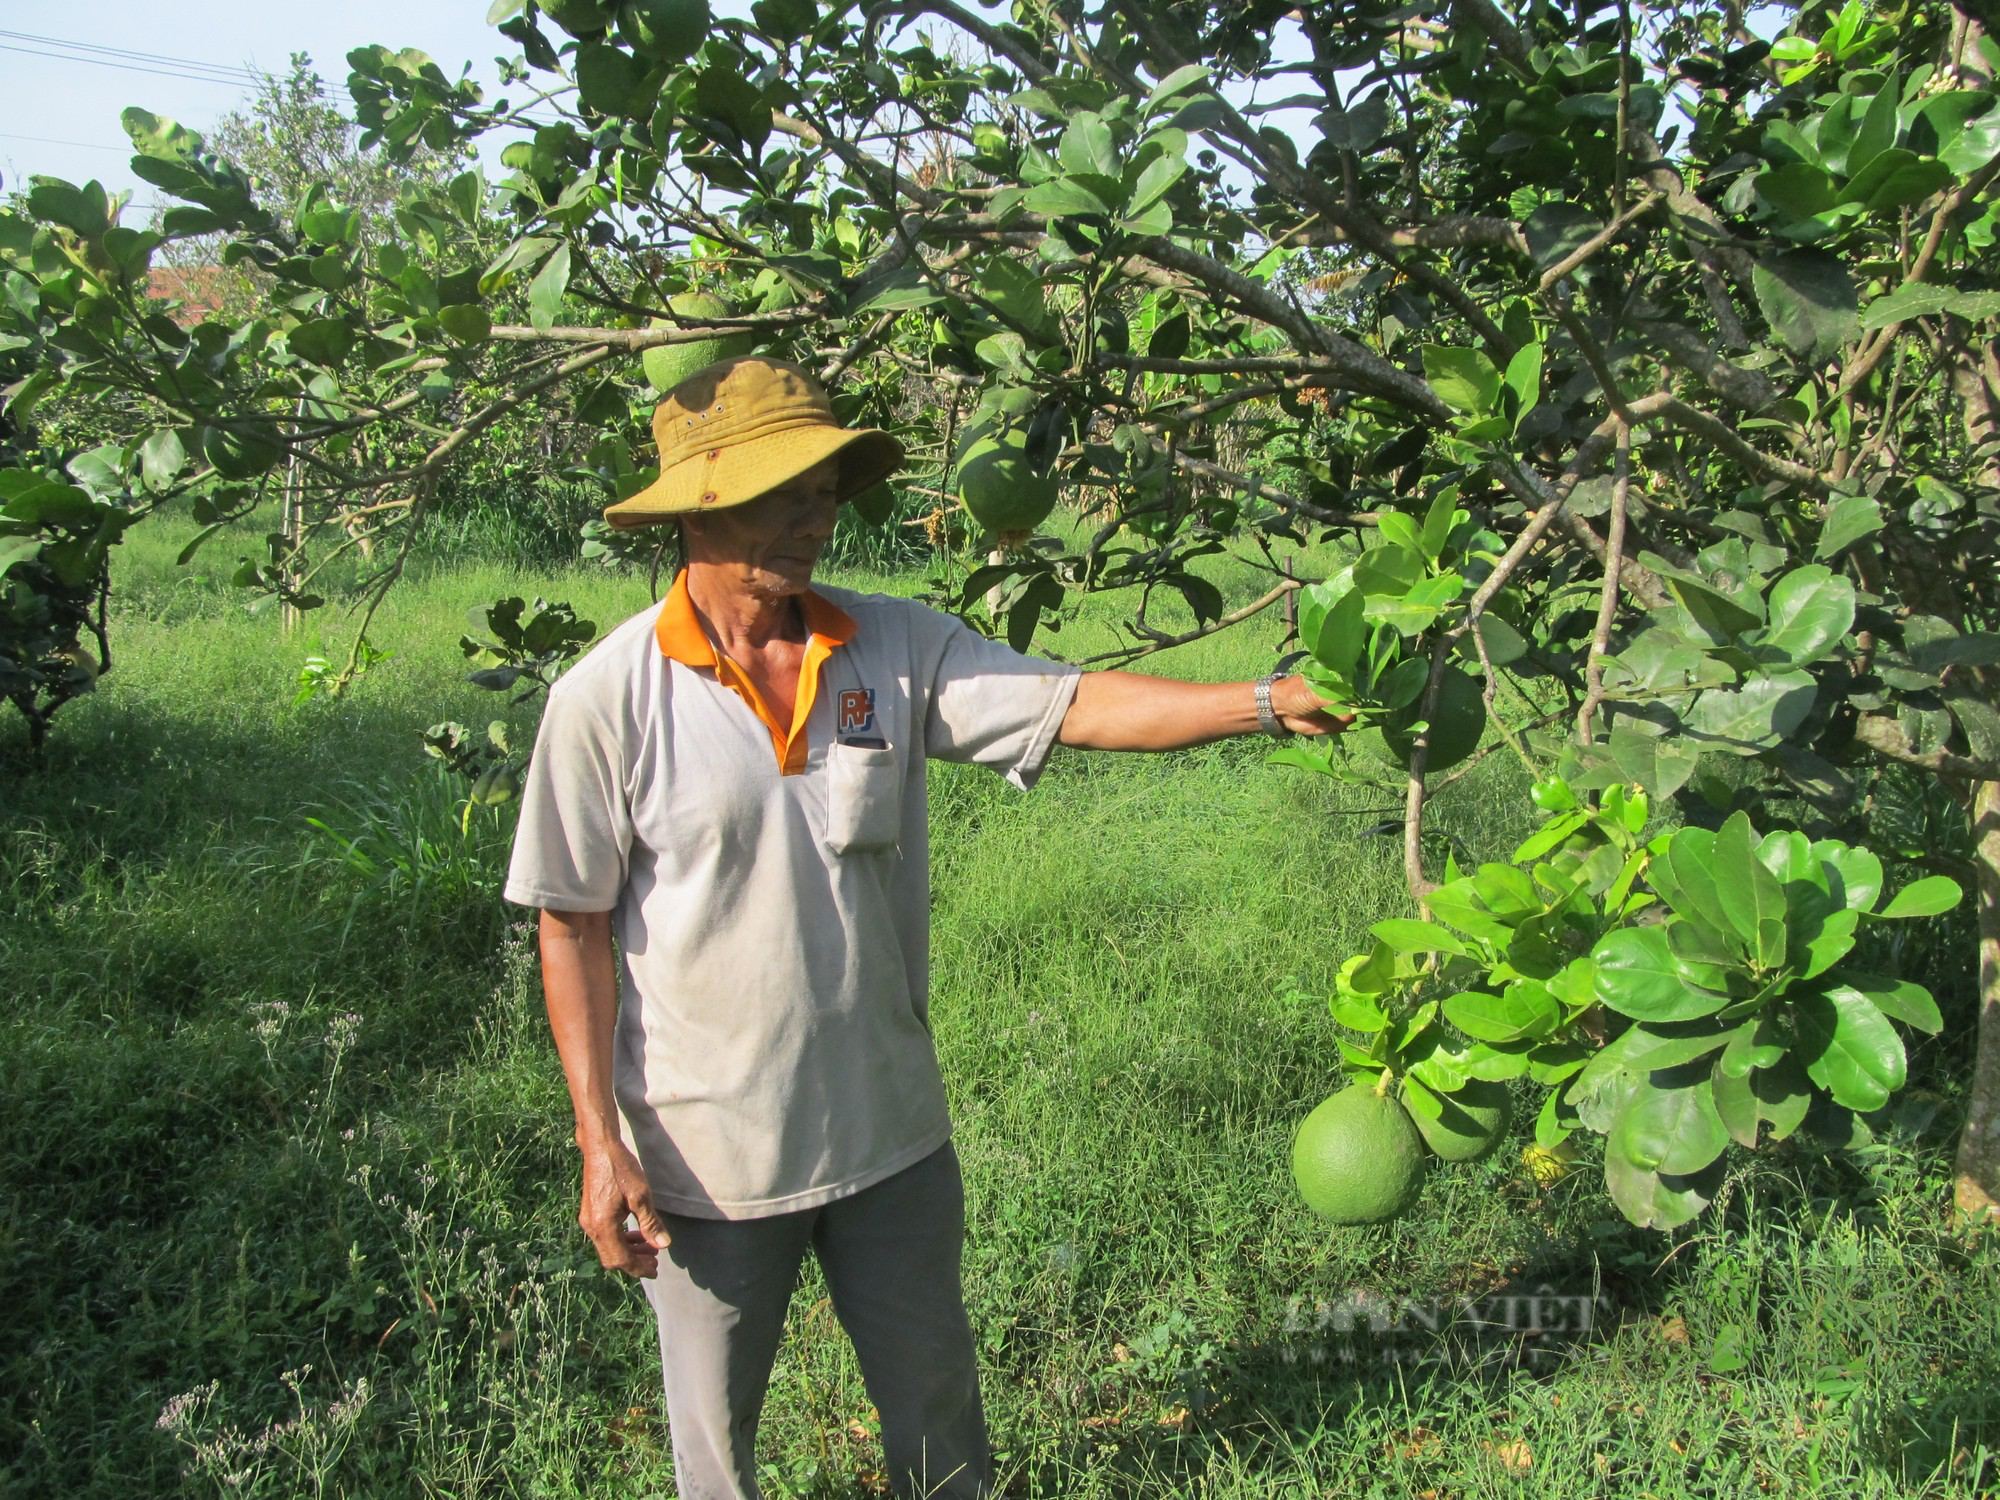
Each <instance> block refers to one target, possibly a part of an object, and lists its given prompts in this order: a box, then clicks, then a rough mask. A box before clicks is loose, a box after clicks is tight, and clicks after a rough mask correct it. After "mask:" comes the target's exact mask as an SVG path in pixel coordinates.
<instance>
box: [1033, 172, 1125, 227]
mask: <svg viewBox="0 0 2000 1500" xmlns="http://www.w3.org/2000/svg"><path fill="white" fill-rule="evenodd" d="M1021 205H1022V207H1024V208H1026V209H1027V210H1028V212H1030V213H1035V214H1040V215H1041V216H1042V217H1043V218H1045V219H1066V218H1073V217H1074V216H1076V215H1077V214H1097V215H1100V216H1107V217H1108V216H1109V215H1110V213H1111V205H1109V204H1108V203H1106V202H1105V201H1104V199H1103V198H1101V197H1099V196H1098V195H1097V194H1096V193H1095V192H1093V191H1092V190H1091V189H1090V188H1088V187H1086V186H1084V185H1083V184H1082V183H1080V182H1078V181H1077V180H1076V179H1075V178H1073V177H1058V178H1056V179H1054V180H1053V181H1051V182H1041V183H1037V184H1035V186H1033V187H1031V188H1029V189H1028V195H1027V197H1025V198H1023V199H1022V200H1021Z"/></svg>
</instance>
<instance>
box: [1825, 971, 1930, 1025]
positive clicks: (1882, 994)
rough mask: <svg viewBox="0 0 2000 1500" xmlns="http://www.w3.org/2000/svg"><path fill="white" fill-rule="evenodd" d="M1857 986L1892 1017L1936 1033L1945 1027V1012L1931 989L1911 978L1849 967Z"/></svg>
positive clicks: (1849, 974) (1878, 1007)
mask: <svg viewBox="0 0 2000 1500" xmlns="http://www.w3.org/2000/svg"><path fill="white" fill-rule="evenodd" d="M1848 977H1849V978H1850V979H1852V980H1853V982H1854V987H1855V988H1856V989H1858V990H1859V991H1861V993H1862V994H1864V995H1866V996H1867V997H1868V999H1869V1001H1870V1002H1871V1003H1872V1004H1873V1005H1874V1006H1875V1008H1876V1009H1877V1010H1879V1011H1881V1012H1882V1014H1883V1015H1885V1016H1887V1017H1888V1018H1889V1019H1890V1020H1892V1021H1901V1022H1902V1023H1903V1024H1904V1025H1905V1026H1914V1027H1916V1029H1917V1030H1919V1031H1923V1032H1928V1033H1929V1034H1930V1035H1932V1036H1936V1035H1937V1034H1938V1033H1939V1032H1940V1031H1942V1030H1944V1016H1943V1014H1942V1013H1941V1012H1940V1011H1939V1010H1938V1003H1937V1001H1936V1000H1934V999H1932V998H1931V992H1930V991H1929V990H1927V989H1925V988H1924V987H1923V986H1922V985H1920V984H1916V983H1914V982H1912V981H1910V980H1908V979H1890V978H1888V977H1886V976H1884V975H1880V974H1863V973H1858V972H1855V971H1853V970H1849V971H1848Z"/></svg>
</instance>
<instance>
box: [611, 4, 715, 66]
mask: <svg viewBox="0 0 2000 1500" xmlns="http://www.w3.org/2000/svg"><path fill="white" fill-rule="evenodd" d="M708 21H709V15H708V0H626V3H625V4H623V5H621V6H619V7H618V30H619V33H620V34H621V35H622V36H623V37H624V38H625V40H626V41H627V42H628V43H629V44H630V45H631V48H632V50H633V51H634V52H637V53H640V54H641V55H642V56H645V57H650V58H652V59H654V60H655V61H656V62H679V61H680V60H681V59H682V58H684V57H692V56H693V55H694V51H695V49H696V48H697V47H699V46H700V45H701V44H702V43H703V42H704V41H706V40H707V39H708Z"/></svg>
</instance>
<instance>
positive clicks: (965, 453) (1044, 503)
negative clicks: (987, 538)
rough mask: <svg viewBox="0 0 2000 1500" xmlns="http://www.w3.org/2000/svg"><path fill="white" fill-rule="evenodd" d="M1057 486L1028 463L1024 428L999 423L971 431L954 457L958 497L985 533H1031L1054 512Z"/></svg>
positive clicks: (1013, 424) (1022, 423) (1010, 422)
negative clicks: (955, 460)
mask: <svg viewBox="0 0 2000 1500" xmlns="http://www.w3.org/2000/svg"><path fill="white" fill-rule="evenodd" d="M1056 492H1057V487H1056V482H1055V479H1054V478H1053V477H1052V476H1051V475H1048V474H1037V473H1036V472H1035V471H1034V469H1033V467H1032V466H1031V465H1030V464H1029V462H1028V428H1027V424H1026V423H1024V422H1014V421H1003V422H1001V423H999V424H997V425H995V424H990V423H989V424H987V425H985V426H982V427H978V428H975V429H973V431H972V432H971V433H970V434H969V437H968V441H967V442H966V444H965V446H964V448H963V449H961V450H960V452H959V456H958V494H959V498H960V499H962V500H963V501H964V502H965V508H966V509H967V510H968V511H970V512H971V513H972V519H973V520H975V521H977V522H978V523H979V524H980V525H981V526H984V527H985V528H986V529H987V530H988V531H993V532H1000V531H1033V530H1034V529H1035V528H1036V527H1037V526H1039V525H1041V524H1042V522H1044V521H1046V520H1047V519H1048V518H1049V512H1050V511H1052V510H1054V509H1055V508H1056Z"/></svg>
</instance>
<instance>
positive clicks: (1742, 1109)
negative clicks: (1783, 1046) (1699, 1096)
mask: <svg viewBox="0 0 2000 1500" xmlns="http://www.w3.org/2000/svg"><path fill="white" fill-rule="evenodd" d="M1709 1092H1710V1097H1712V1098H1713V1099H1714V1101H1715V1113H1716V1117H1717V1118H1718V1119H1720V1120H1721V1121H1722V1128H1723V1129H1725V1130H1727V1131H1728V1132H1729V1137H1730V1139H1731V1140H1733V1141H1735V1142H1736V1144H1737V1145H1739V1146H1742V1147H1744V1148H1745V1149H1746V1150H1755V1149H1756V1146H1757V1126H1758V1124H1759V1116H1758V1113H1757V1091H1756V1089H1755V1087H1754V1086H1753V1085H1752V1083H1751V1081H1750V1070H1749V1069H1747V1068H1746V1069H1745V1070H1744V1071H1743V1073H1742V1074H1741V1075H1740V1076H1739V1075H1737V1074H1732V1073H1729V1072H1727V1071H1725V1069H1724V1067H1723V1059H1721V1058H1717V1059H1716V1063H1715V1069H1714V1071H1713V1072H1712V1073H1711V1074H1710V1075H1709Z"/></svg>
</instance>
